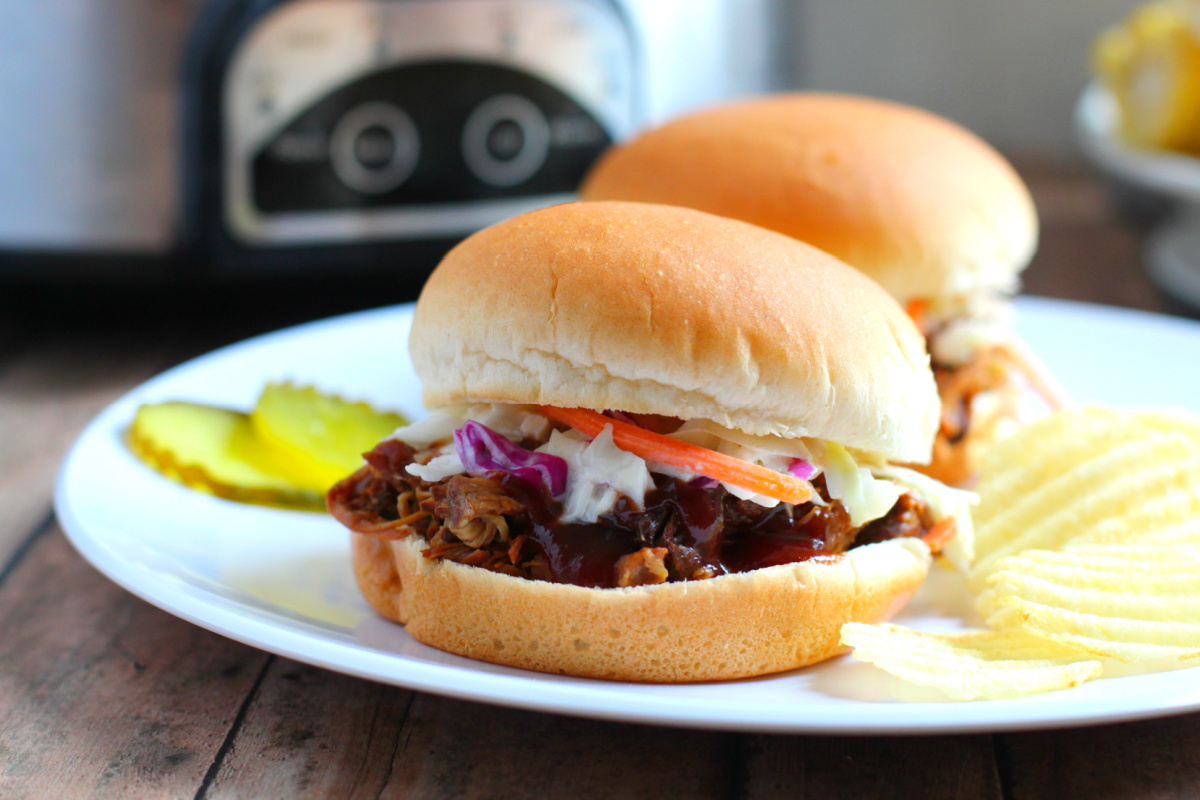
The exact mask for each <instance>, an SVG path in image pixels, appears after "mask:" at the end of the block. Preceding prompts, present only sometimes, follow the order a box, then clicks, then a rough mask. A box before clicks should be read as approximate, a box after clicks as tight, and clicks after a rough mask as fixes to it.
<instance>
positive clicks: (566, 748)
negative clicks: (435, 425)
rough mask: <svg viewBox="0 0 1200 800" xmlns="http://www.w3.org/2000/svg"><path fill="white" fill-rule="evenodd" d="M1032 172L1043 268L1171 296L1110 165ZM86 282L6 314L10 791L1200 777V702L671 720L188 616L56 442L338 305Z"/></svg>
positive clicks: (2, 378) (842, 785) (903, 789)
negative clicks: (248, 634) (80, 551)
mask: <svg viewBox="0 0 1200 800" xmlns="http://www.w3.org/2000/svg"><path fill="white" fill-rule="evenodd" d="M1026 172H1027V175H1028V179H1029V181H1030V183H1031V184H1032V186H1033V188H1034V191H1035V194H1036V196H1037V199H1038V202H1039V206H1040V210H1041V214H1042V220H1043V225H1044V229H1043V236H1042V245H1041V249H1040V252H1039V255H1038V258H1037V260H1036V262H1035V264H1034V266H1033V267H1032V268H1031V269H1030V270H1029V272H1028V273H1027V279H1026V285H1027V288H1028V290H1029V291H1030V292H1031V293H1034V294H1046V295H1052V296H1057V297H1069V298H1076V299H1081V300H1088V301H1093V302H1100V303H1110V304H1116V305H1124V306H1133V307H1137V308H1144V309H1151V310H1154V309H1159V308H1161V307H1162V306H1161V300H1160V299H1159V298H1158V296H1157V295H1156V293H1155V292H1154V290H1153V289H1152V288H1151V287H1150V286H1149V284H1148V283H1147V282H1146V280H1145V279H1144V278H1143V277H1142V275H1141V273H1140V271H1139V268H1138V265H1137V262H1138V247H1139V242H1140V239H1141V236H1142V231H1141V230H1140V229H1139V228H1138V227H1137V226H1134V225H1131V224H1129V223H1125V222H1122V221H1120V220H1119V219H1118V218H1117V216H1116V215H1115V214H1114V213H1113V211H1112V210H1111V208H1110V207H1109V205H1108V204H1107V202H1106V196H1105V193H1104V191H1103V190H1102V187H1100V186H1099V185H1098V184H1097V183H1096V182H1095V181H1093V180H1092V179H1091V178H1089V177H1088V176H1087V175H1086V174H1085V173H1083V172H1082V171H1078V170H1072V169H1046V168H1044V167H1030V168H1029V169H1027V170H1026ZM404 291H405V290H404V289H402V288H398V289H396V290H395V291H394V292H393V294H394V296H395V297H400V296H402V294H403V293H404ZM4 293H5V288H4V287H0V295H3V294H4ZM83 294H84V297H83V302H81V301H80V300H81V299H80V297H79V296H76V297H75V298H74V302H72V303H68V304H65V305H64V304H63V303H62V302H60V300H61V297H60V295H59V293H57V292H55V293H53V294H50V295H49V296H44V295H39V294H37V293H33V294H27V293H20V294H17V293H14V292H11V291H10V292H9V295H8V297H9V301H8V306H9V307H8V308H7V310H6V313H4V314H3V315H2V316H0V720H2V723H0V796H2V797H76V796H113V797H294V796H312V797H317V796H332V797H380V796H388V797H393V796H395V797H470V798H483V797H538V798H541V797H570V798H576V797H579V798H608V797H648V798H666V797H670V798H675V797H679V798H747V799H749V798H787V800H799V799H800V798H825V797H902V796H908V797H921V798H936V797H947V798H950V797H962V798H975V797H979V798H1005V799H1006V800H1008V799H1010V798H1021V799H1026V798H1042V797H1045V798H1060V797H1090V798H1101V797H1103V798H1118V797H1120V798H1133V797H1137V798H1166V797H1180V798H1182V797H1195V796H1200V715H1193V716H1182V717H1175V718H1171V719H1164V720H1158V721H1151V722H1144V723H1134V724H1125V725H1113V726H1106V727H1098V728H1088V729H1080V730H1066V731H1058V732H1041V733H1030V734H997V735H977V736H937V737H893V738H865V739H864V738H837V737H819V736H765V735H762V736H759V735H740V734H730V733H709V732H702V731H687V730H675V729H670V728H657V727H648V726H639V725H626V724H616V723H609V722H593V721H588V720H579V719H569V718H566V717H558V716H552V715H547V714H536V713H530V712H524V711H513V710H508V709H502V708H494V707H490V706H484V705H475V704H471V703H465V702H458V701H454V700H446V699H443V698H440V697H436V696H434V695H428V694H420V693H415V692H409V691H404V690H402V689H396V688H393V687H390V686H381V685H378V684H374V683H369V682H367V681H362V680H358V679H355V678H350V677H346V676H343V675H339V674H337V673H333V672H327V671H325V670H322V669H317V668H314V667H309V666H306V665H304V664H299V663H296V662H294V661H291V660H289V659H286V658H281V657H278V656H274V655H270V654H267V653H264V652H261V651H259V650H255V649H254V648H251V647H246V646H244V645H241V644H237V643H235V642H233V641H230V640H228V639H225V638H222V637H221V636H218V635H216V634H212V633H209V632H207V631H205V630H202V629H200V628H197V627H195V626H193V625H190V624H188V623H186V622H183V621H181V620H179V619H177V618H175V617H173V616H171V615H169V614H166V613H165V612H162V611H159V610H158V609H156V608H154V607H152V606H150V605H147V604H146V603H144V602H142V601H140V600H138V599H136V598H134V597H133V596H132V595H130V594H128V593H126V592H125V591H123V590H121V589H119V588H118V587H117V586H115V585H114V584H112V583H110V582H109V581H108V580H107V579H106V578H104V577H102V576H101V575H100V574H99V573H98V572H96V571H95V570H94V569H92V568H91V567H90V566H89V565H88V564H87V563H85V562H84V561H83V559H81V558H80V557H79V556H78V555H77V554H76V553H75V551H74V550H73V549H72V548H71V546H70V545H69V544H68V543H67V542H66V540H65V538H64V537H63V534H62V531H61V530H60V529H59V527H58V524H57V522H56V521H55V519H54V515H53V513H52V511H51V490H52V486H53V482H54V476H55V472H56V470H57V468H58V465H59V462H60V461H61V459H62V457H63V454H64V453H65V451H66V448H67V447H68V445H69V444H70V442H71V441H72V439H73V438H74V437H75V435H76V434H77V433H78V431H79V430H80V429H81V428H82V426H83V425H84V424H85V423H86V422H87V420H88V419H89V418H91V417H92V416H93V415H94V414H96V413H97V412H98V411H99V410H100V409H101V408H102V407H103V406H104V405H105V404H106V403H108V402H109V401H111V400H113V399H114V398H116V397H117V396H118V395H120V394H121V393H122V392H124V391H126V390H127V389H128V388H130V387H132V386H133V385H135V384H137V383H138V382H140V381H142V380H144V379H145V378H147V377H149V376H150V375H152V374H154V373H156V372H158V371H160V370H162V369H163V368H165V367H167V366H169V365H171V364H172V363H176V362H178V361H180V360H182V359H183V358H185V357H188V356H190V355H193V354H195V353H198V352H202V351H203V350H207V349H209V348H211V347H214V346H217V345H219V344H224V343H226V342H228V341H232V340H234V339H236V338H241V337H242V336H243V335H246V334H249V333H253V332H257V331H259V330H263V329H266V328H269V327H275V326H278V325H281V324H284V323H288V322H296V321H299V318H300V317H301V316H305V315H307V314H308V313H309V312H310V311H315V312H322V311H333V310H338V309H336V308H332V307H326V306H320V304H319V303H318V304H316V305H314V304H313V303H312V302H311V300H305V299H303V298H299V297H294V296H280V294H279V293H278V292H273V293H272V294H271V295H270V296H269V299H268V297H267V296H253V297H245V296H242V297H241V298H240V299H239V298H237V297H236V296H235V295H230V296H228V297H220V298H217V297H215V296H209V297H208V298H206V299H204V300H202V301H200V303H199V308H196V307H192V308H190V309H188V310H186V311H179V312H177V311H176V310H175V309H174V308H172V307H170V305H171V304H181V305H183V304H184V300H183V298H180V297H174V298H170V299H169V301H168V300H167V299H164V298H165V297H167V296H165V295H159V294H153V293H151V294H148V295H146V296H145V297H143V298H140V299H134V300H132V301H128V300H127V301H126V302H124V303H121V304H118V305H116V306H114V305H112V303H113V302H114V300H115V297H114V296H112V295H109V296H104V295H102V294H98V293H97V294H89V293H83ZM379 296H380V293H379V292H376V293H375V297H377V298H378V297H379ZM13 298H16V299H13ZM388 299H390V298H388ZM0 302H3V301H2V300H0ZM164 305H166V306H168V307H166V308H164V307H163V306H164Z"/></svg>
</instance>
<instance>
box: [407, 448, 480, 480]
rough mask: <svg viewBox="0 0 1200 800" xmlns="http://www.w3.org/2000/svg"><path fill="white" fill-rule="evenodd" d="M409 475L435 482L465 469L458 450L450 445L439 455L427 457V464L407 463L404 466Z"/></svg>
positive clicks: (460, 472) (458, 473)
mask: <svg viewBox="0 0 1200 800" xmlns="http://www.w3.org/2000/svg"><path fill="white" fill-rule="evenodd" d="M404 471H405V472H407V473H408V474H409V475H416V476H417V477H418V478H420V479H421V480H423V481H429V482H430V483H437V482H438V481H440V480H443V479H445V478H449V477H450V476H451V475H461V474H462V473H464V472H466V471H467V468H466V466H465V465H464V464H463V462H462V459H461V458H459V457H458V451H457V450H456V449H455V448H453V447H451V448H449V449H448V450H447V451H446V452H443V453H442V454H441V455H437V456H434V457H433V458H431V459H429V463H428V464H409V465H408V466H406V467H405V468H404Z"/></svg>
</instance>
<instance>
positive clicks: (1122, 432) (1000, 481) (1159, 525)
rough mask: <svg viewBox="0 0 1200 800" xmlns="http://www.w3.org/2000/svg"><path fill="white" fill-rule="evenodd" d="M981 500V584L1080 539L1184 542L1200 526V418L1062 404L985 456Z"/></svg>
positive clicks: (977, 584) (976, 569)
mask: <svg viewBox="0 0 1200 800" xmlns="http://www.w3.org/2000/svg"><path fill="white" fill-rule="evenodd" d="M978 489H979V496H980V502H979V505H978V506H977V507H976V513H975V514H974V521H975V526H976V537H975V540H976V559H975V563H974V564H973V566H972V571H971V585H972V587H973V588H975V589H976V590H980V589H982V588H983V586H984V585H985V583H986V579H987V576H988V574H989V573H990V572H991V571H992V570H993V569H994V568H995V566H996V563H997V562H998V561H999V560H1000V559H1002V558H1004V557H1006V556H1010V555H1015V554H1017V553H1020V552H1022V551H1024V550H1030V549H1056V548H1061V547H1064V546H1066V545H1067V544H1069V543H1072V542H1074V543H1082V542H1095V543H1104V542H1116V543H1131V542H1151V541H1161V542H1186V541H1193V540H1196V534H1197V533H1198V532H1200V522H1198V521H1197V520H1198V518H1200V417H1197V416H1195V415H1192V414H1188V413H1186V412H1173V411H1154V412H1117V411H1110V410H1105V409H1095V408H1090V409H1077V410H1069V411H1062V412H1058V413H1056V414H1053V415H1051V416H1049V417H1045V418H1043V419H1041V420H1039V421H1037V422H1034V423H1032V424H1030V425H1027V426H1025V427H1023V428H1021V429H1020V430H1018V431H1017V432H1016V433H1014V434H1013V435H1012V436H1010V437H1009V438H1008V439H1006V440H1005V441H1003V442H1001V443H1000V444H998V445H997V446H996V447H995V448H993V450H992V451H991V452H990V453H989V454H988V456H987V458H986V459H984V462H983V465H982V470H981V475H980V482H979V487H978Z"/></svg>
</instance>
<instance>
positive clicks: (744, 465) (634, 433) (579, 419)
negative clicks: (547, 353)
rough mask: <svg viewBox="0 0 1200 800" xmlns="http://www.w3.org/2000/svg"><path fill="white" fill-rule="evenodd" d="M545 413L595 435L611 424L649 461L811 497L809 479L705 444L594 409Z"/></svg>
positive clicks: (786, 495) (788, 497)
mask: <svg viewBox="0 0 1200 800" xmlns="http://www.w3.org/2000/svg"><path fill="white" fill-rule="evenodd" d="M542 413H544V414H545V415H546V416H548V417H550V419H553V420H555V421H557V422H561V423H563V424H564V425H570V426H571V427H572V428H574V429H575V430H577V431H579V432H580V433H582V434H584V435H585V436H591V437H593V438H595V437H596V436H599V435H600V433H601V432H602V431H603V430H604V426H605V425H612V427H613V442H614V443H615V444H616V445H617V447H619V448H621V449H622V450H625V451H626V452H629V453H633V454H634V455H635V456H638V457H640V458H644V459H646V460H647V461H657V462H658V463H660V464H669V465H670V466H672V467H679V468H680V469H686V470H687V471H689V472H694V473H696V474H697V475H703V476H705V477H707V478H712V479H713V480H718V481H725V482H726V483H732V484H734V485H735V486H741V487H742V488H743V489H749V490H750V491H752V492H756V493H758V494H761V495H765V496H766V497H773V498H775V499H776V500H782V501H783V502H785V503H793V504H799V503H807V502H808V501H809V500H811V499H812V495H813V491H812V486H811V485H810V484H809V483H808V482H807V481H802V480H800V479H799V478H796V477H793V476H791V475H785V474H784V473H782V472H776V471H775V470H773V469H767V468H766V467H762V466H759V465H758V464H751V463H749V462H748V461H742V460H741V459H738V458H733V457H732V456H727V455H725V454H723V453H718V452H716V451H715V450H709V449H708V448H706V447H700V446H699V445H694V444H689V443H687V442H681V441H679V440H678V439H672V438H670V437H668V436H663V435H661V434H658V433H654V432H653V431H648V430H645V429H644V428H639V427H637V426H636V425H630V424H629V423H627V422H621V421H620V420H615V419H610V418H609V417H606V416H604V415H603V414H600V413H597V412H595V411H590V410H588V409H585V408H556V407H554V406H542Z"/></svg>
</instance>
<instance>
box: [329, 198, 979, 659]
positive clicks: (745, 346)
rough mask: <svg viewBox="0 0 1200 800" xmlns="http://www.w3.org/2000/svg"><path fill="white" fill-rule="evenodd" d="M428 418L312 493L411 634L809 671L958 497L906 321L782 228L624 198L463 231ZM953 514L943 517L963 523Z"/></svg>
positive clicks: (423, 339) (434, 343)
mask: <svg viewBox="0 0 1200 800" xmlns="http://www.w3.org/2000/svg"><path fill="white" fill-rule="evenodd" d="M409 352H410V354H411V356H412V360H413V363H414V365H415V367H416V371H417V374H418V375H419V376H420V378H421V381H422V388H423V393H424V402H425V404H426V406H427V407H428V408H429V409H430V413H429V415H428V416H427V417H426V418H425V419H423V420H420V421H419V422H417V423H415V424H413V425H410V426H408V427H405V428H401V429H400V430H398V431H396V432H395V434H394V435H392V436H391V437H389V438H387V439H386V440H384V441H383V442H381V443H380V444H379V445H378V446H377V447H376V448H375V449H374V450H372V451H371V452H369V453H367V454H366V462H367V463H366V466H364V467H363V468H362V469H360V470H359V471H358V472H356V473H354V474H353V475H351V476H350V477H348V478H346V479H345V480H343V481H342V482H341V483H339V484H338V485H337V486H335V487H334V488H333V489H332V490H331V491H330V493H329V498H328V503H329V508H330V510H331V511H332V513H333V515H334V516H335V517H336V518H337V519H338V520H339V521H341V522H342V523H343V524H344V525H345V526H346V527H348V528H349V529H350V530H351V531H353V533H352V539H353V556H354V567H355V571H356V574H357V577H358V581H359V586H360V588H361V589H362V591H363V594H364V595H365V596H366V598H367V600H368V601H369V602H370V604H371V605H372V606H373V607H374V608H375V609H376V610H377V611H378V612H379V613H380V614H382V615H383V616H385V617H387V618H388V619H391V620H394V621H396V622H400V623H403V624H405V625H406V626H407V628H408V631H409V632H410V633H411V634H412V635H413V636H414V637H415V638H417V639H418V640H420V641H422V642H425V643H427V644H430V645H433V646H434V647H438V648H441V649H443V650H448V651H450V652H453V653H458V654H460V655H465V656H469V657H472V658H477V659H483V660H486V661H491V662H494V663H498V664H506V665H511V666H516V667H523V668H527V669H534V670H541V671H546V672H557V673H564V674H568V675H577V676H587V677H599V678H611V679H621V680H639V681H698V680H712V679H721V678H738V677H745V676H750V675H759V674H764V673H770V672H777V671H780V670H786V669H791V668H793V667H799V666H803V665H805V664H810V663H813V662H815V661H819V660H822V659H825V658H828V657H830V656H831V655H834V654H836V653H838V652H840V648H839V645H838V632H839V629H840V628H841V626H842V624H843V623H845V622H849V621H871V622H873V621H877V620H880V619H882V618H885V617H887V616H889V615H891V614H892V613H894V612H895V611H896V610H897V609H898V608H899V607H900V606H901V605H902V604H903V603H904V601H905V600H906V599H907V598H908V596H909V595H910V594H911V593H912V592H913V591H914V590H915V589H916V587H917V585H918V584H919V583H920V582H921V581H922V579H923V578H924V576H925V573H926V570H927V567H928V563H929V560H930V550H931V549H938V548H940V547H942V546H943V545H945V547H946V551H947V552H948V553H958V555H959V556H962V555H964V554H965V544H966V542H967V541H968V537H969V529H968V526H969V524H970V518H969V513H968V511H967V510H966V508H965V503H966V502H967V500H968V498H969V495H968V493H965V492H959V491H955V490H950V489H946V488H945V487H944V486H942V485H940V484H938V483H936V482H935V481H933V480H931V479H929V478H928V477H927V476H924V475H921V474H919V473H916V472H913V471H911V470H907V469H903V468H900V467H895V466H892V465H890V463H889V462H890V461H892V460H902V461H920V460H922V459H926V458H928V455H929V451H930V447H931V445H932V442H933V437H934V433H935V431H936V429H937V419H938V400H937V392H936V389H935V386H934V381H933V376H932V374H931V373H930V370H929V365H928V356H927V355H926V354H925V352H924V349H923V347H922V340H921V337H920V335H919V334H918V333H917V330H916V328H915V327H914V326H913V324H912V322H911V320H909V318H908V317H906V316H905V315H904V313H903V311H902V310H901V309H900V307H899V306H897V305H896V303H895V302H894V301H893V300H892V299H891V298H890V297H888V296H887V294H886V293H884V292H883V291H882V290H881V289H880V288H879V287H878V286H876V285H875V284H874V283H872V282H871V281H870V280H868V279H867V278H865V277H863V276H862V275H861V274H860V273H858V272H855V271H854V270H852V269H850V268H849V267H846V266H845V265H843V264H841V263H840V262H838V261H837V260H836V259H834V258H832V257H831V256H829V255H827V254H825V253H822V252H821V251H819V250H817V249H815V248H812V247H809V246H807V245H805V244H802V243H800V242H797V241H795V240H794V239H790V238H788V237H786V236H781V235H779V234H777V233H772V232H770V231H767V230H764V229H761V228H758V227H755V226H753V225H749V224H746V223H744V222H738V221H734V220H729V219H723V218H720V217H715V216H712V215H709V214H705V213H702V212H698V211H694V210H690V209H682V208H672V207H668V206H655V205H647V204H640V203H575V204H568V205H562V206H557V207H553V208H548V209H544V210H541V211H535V212H533V213H530V214H525V215H523V216H520V217H517V218H515V219H512V220H510V221H508V222H504V223H501V224H499V225H496V226H494V227H492V228H489V229H487V230H484V231H482V232H480V233H477V234H475V235H474V236H472V237H470V238H468V239H467V240H466V241H464V242H463V243H461V244H460V245H459V246H458V247H456V248H455V249H454V250H452V251H451V252H450V253H449V254H448V255H447V256H446V258H445V259H444V260H443V261H442V263H441V264H440V265H439V266H438V268H437V270H436V271H435V272H434V274H433V275H432V277H431V278H430V279H429V282H428V284H427V285H426V286H425V289H424V291H423V292H422V294H421V298H420V300H419V301H418V303H417V308H416V313H415V317H414V320H413V327H412V333H411V337H410V339H409ZM956 528H957V536H955V533H956Z"/></svg>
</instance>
